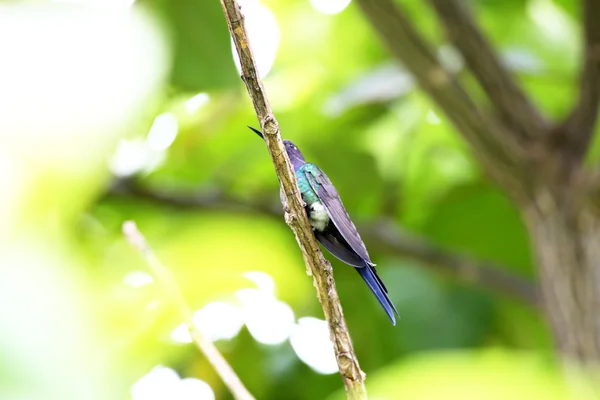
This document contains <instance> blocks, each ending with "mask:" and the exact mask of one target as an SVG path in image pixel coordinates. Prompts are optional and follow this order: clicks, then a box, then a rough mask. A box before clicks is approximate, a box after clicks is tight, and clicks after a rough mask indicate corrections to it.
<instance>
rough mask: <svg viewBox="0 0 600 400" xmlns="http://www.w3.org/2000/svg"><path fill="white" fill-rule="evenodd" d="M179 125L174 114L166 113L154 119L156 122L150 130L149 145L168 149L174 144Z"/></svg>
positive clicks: (160, 149)
mask: <svg viewBox="0 0 600 400" xmlns="http://www.w3.org/2000/svg"><path fill="white" fill-rule="evenodd" d="M178 130H179V125H178V123H177V118H175V116H174V115H173V114H170V113H164V114H161V115H159V116H158V117H156V118H155V119H154V123H153V124H152V127H151V128H150V131H149V132H148V137H147V139H146V140H147V141H148V146H150V148H151V149H152V150H156V151H162V150H166V149H168V148H169V146H171V144H173V142H174V141H175V137H176V136H177V131H178Z"/></svg>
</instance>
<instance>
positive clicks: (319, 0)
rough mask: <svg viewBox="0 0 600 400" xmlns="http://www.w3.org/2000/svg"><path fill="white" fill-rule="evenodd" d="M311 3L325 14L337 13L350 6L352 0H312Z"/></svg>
mask: <svg viewBox="0 0 600 400" xmlns="http://www.w3.org/2000/svg"><path fill="white" fill-rule="evenodd" d="M310 4H311V5H312V6H313V8H314V9H315V10H317V11H319V12H322V13H323V14H337V13H340V12H342V11H344V10H345V9H346V7H348V4H350V0H310Z"/></svg>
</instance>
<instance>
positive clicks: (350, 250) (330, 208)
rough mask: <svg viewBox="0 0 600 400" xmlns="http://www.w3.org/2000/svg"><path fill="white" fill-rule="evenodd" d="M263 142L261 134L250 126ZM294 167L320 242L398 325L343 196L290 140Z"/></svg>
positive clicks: (290, 155) (288, 148)
mask: <svg viewBox="0 0 600 400" xmlns="http://www.w3.org/2000/svg"><path fill="white" fill-rule="evenodd" d="M248 128H250V129H251V130H252V131H254V132H255V133H256V134H257V135H259V136H260V137H261V138H263V139H264V137H263V134H262V132H260V131H259V130H257V129H255V128H253V127H251V126H249V127H248ZM283 143H284V145H285V150H286V152H287V155H288V157H289V158H290V161H291V162H292V165H293V167H294V172H295V174H296V182H297V183H298V188H299V189H300V193H301V194H302V199H303V200H304V203H305V209H306V213H307V215H308V220H309V221H310V224H311V226H312V228H313V233H314V235H315V237H316V238H317V240H318V241H319V242H320V243H321V244H322V245H323V247H325V248H326V249H327V250H328V251H329V252H330V253H331V254H333V255H334V256H335V257H337V258H338V259H340V260H341V261H343V262H345V263H346V264H349V265H351V266H353V267H354V268H355V269H356V271H358V273H359V274H360V276H361V277H362V278H363V279H364V281H365V282H366V283H367V285H368V286H369V289H371V291H372V292H373V294H374V295H375V297H377V300H379V303H380V304H381V306H382V307H383V309H384V310H385V312H386V314H387V316H388V317H389V319H390V320H391V321H392V325H396V318H395V316H394V314H396V315H398V311H397V310H396V307H394V304H393V303H392V301H391V300H390V298H389V296H388V292H387V288H386V287H385V285H384V284H383V282H382V281H381V279H380V278H379V276H378V275H377V272H376V271H375V264H373V262H372V261H371V258H370V257H369V253H368V252H367V248H366V247H365V244H364V243H363V241H362V239H361V237H360V235H359V233H358V231H357V230H356V227H355V226H354V224H353V223H352V220H350V216H348V213H347V212H346V209H345V208H344V205H343V204H342V200H341V199H340V196H339V194H338V192H337V190H336V189H335V187H334V186H333V183H331V181H330V180H329V178H328V177H327V175H325V173H324V172H323V171H321V169H320V168H319V167H317V166H316V165H315V164H312V163H309V162H306V160H305V159H304V156H303V155H302V153H301V152H300V150H299V149H298V148H297V147H296V146H295V145H294V144H293V143H292V142H291V141H289V140H284V141H283Z"/></svg>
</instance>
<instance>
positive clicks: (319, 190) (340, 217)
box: [304, 163, 373, 265]
mask: <svg viewBox="0 0 600 400" xmlns="http://www.w3.org/2000/svg"><path fill="white" fill-rule="evenodd" d="M304 174H305V175H306V178H307V180H308V182H309V184H310V186H311V188H312V190H314V191H315V193H316V194H317V196H319V200H320V201H321V204H323V207H325V209H326V210H327V214H329V218H331V221H332V222H333V224H334V225H335V227H336V228H337V229H338V231H339V232H340V234H341V235H342V237H343V238H344V239H345V240H346V242H348V244H349V245H350V247H351V248H352V250H354V252H356V254H358V256H360V257H361V258H362V259H364V260H365V262H367V263H369V264H371V265H373V263H372V262H371V259H370V257H369V253H368V252H367V248H366V247H365V244H364V243H363V241H362V238H361V237H360V235H359V234H358V231H357V230H356V227H355V226H354V223H352V220H351V219H350V216H348V213H347V212H346V209H345V208H344V204H343V203H342V200H341V199H340V196H339V194H338V192H337V190H336V189H335V187H334V186H333V183H331V180H329V178H328V177H327V175H325V173H324V172H323V171H321V169H320V168H319V167H317V166H316V165H314V164H312V163H307V165H306V166H305V168H304Z"/></svg>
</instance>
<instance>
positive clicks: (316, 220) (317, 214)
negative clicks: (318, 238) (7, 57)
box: [309, 202, 329, 231]
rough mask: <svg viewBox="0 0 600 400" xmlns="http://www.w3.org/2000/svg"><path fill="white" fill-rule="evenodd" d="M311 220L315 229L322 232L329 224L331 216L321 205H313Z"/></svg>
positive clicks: (311, 207)
mask: <svg viewBox="0 0 600 400" xmlns="http://www.w3.org/2000/svg"><path fill="white" fill-rule="evenodd" d="M309 220H310V224H311V225H312V226H313V228H315V229H316V230H318V231H322V230H323V229H325V227H326V226H327V224H328V223H329V214H327V210H325V207H323V205H322V204H321V203H318V202H317V203H313V204H311V205H310V215H309Z"/></svg>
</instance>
